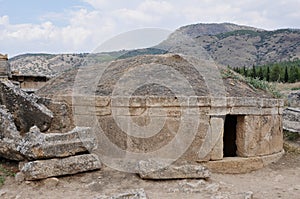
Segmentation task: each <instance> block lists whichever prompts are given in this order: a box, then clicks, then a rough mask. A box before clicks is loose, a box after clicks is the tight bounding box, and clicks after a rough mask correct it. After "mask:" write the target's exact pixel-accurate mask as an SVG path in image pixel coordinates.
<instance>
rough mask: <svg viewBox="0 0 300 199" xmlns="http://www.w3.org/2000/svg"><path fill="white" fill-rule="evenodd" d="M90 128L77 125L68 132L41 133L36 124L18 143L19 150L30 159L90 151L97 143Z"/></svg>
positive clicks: (66, 155)
mask: <svg viewBox="0 0 300 199" xmlns="http://www.w3.org/2000/svg"><path fill="white" fill-rule="evenodd" d="M95 139H96V138H94V137H93V136H92V135H91V133H90V128H87V127H76V128H74V129H73V130H72V131H70V132H68V133H50V134H45V133H41V132H40V130H39V129H38V128H37V127H36V126H34V127H32V128H31V129H30V131H29V132H28V133H26V134H25V136H24V138H23V139H22V140H21V142H20V144H19V145H18V150H19V151H20V153H21V154H23V155H24V156H26V158H28V159H29V160H32V159H49V158H54V157H68V156H71V155H75V154H78V153H82V152H87V151H90V150H91V149H92V148H94V147H95V145H96V143H97V142H96V140H95Z"/></svg>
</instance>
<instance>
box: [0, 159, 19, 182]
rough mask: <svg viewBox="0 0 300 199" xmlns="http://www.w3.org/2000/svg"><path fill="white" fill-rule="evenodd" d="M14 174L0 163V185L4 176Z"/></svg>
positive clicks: (3, 180)
mask: <svg viewBox="0 0 300 199" xmlns="http://www.w3.org/2000/svg"><path fill="white" fill-rule="evenodd" d="M15 175H16V174H15V173H14V172H12V171H10V170H8V169H6V168H4V167H3V165H2V164H0V187H1V186H2V185H3V184H4V182H5V178H6V177H8V176H15Z"/></svg>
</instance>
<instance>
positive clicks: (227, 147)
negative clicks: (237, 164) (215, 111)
mask: <svg viewBox="0 0 300 199" xmlns="http://www.w3.org/2000/svg"><path fill="white" fill-rule="evenodd" d="M237 118H238V116H237V115H226V117H225V122H224V135H223V156H224V157H235V156H237V144H236V134H237V130H236V129H237V128H236V126H237V122H238V119H237Z"/></svg>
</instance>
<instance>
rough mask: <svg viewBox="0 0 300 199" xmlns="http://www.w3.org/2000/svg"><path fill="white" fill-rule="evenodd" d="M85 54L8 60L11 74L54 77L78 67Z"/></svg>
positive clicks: (32, 55)
mask: <svg viewBox="0 0 300 199" xmlns="http://www.w3.org/2000/svg"><path fill="white" fill-rule="evenodd" d="M85 56H86V54H57V55H52V54H24V55H19V56H16V57H13V58H12V59H10V60H9V62H10V65H11V71H12V73H13V74H19V75H23V74H24V75H33V76H37V75H40V76H47V77H54V76H57V75H58V74H60V73H61V72H63V71H66V70H68V69H70V68H73V67H76V66H80V64H81V63H82V62H83V60H84V57H85Z"/></svg>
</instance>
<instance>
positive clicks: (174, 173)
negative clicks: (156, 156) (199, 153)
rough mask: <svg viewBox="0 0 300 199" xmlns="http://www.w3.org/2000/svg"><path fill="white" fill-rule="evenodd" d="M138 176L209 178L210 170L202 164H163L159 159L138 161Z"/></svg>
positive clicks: (144, 177)
mask: <svg viewBox="0 0 300 199" xmlns="http://www.w3.org/2000/svg"><path fill="white" fill-rule="evenodd" d="M138 174H139V176H140V177H141V178H142V179H187V178H209V177H210V172H209V170H208V169H207V168H206V167H203V166H202V165H191V164H186V165H180V166H175V165H169V166H167V167H165V165H164V164H163V163H162V162H161V161H157V160H149V161H140V162H139V173H138Z"/></svg>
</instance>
